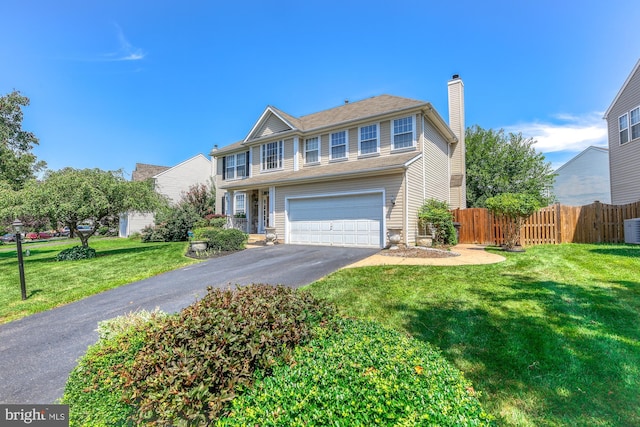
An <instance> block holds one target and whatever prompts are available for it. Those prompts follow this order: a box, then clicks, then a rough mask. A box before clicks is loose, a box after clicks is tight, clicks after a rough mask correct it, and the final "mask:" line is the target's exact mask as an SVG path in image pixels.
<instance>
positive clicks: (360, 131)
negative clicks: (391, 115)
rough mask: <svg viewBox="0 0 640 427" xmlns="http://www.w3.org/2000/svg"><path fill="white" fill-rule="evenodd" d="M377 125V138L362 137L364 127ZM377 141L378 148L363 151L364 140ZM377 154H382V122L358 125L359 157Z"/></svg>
mask: <svg viewBox="0 0 640 427" xmlns="http://www.w3.org/2000/svg"><path fill="white" fill-rule="evenodd" d="M372 126H375V129H376V137H375V138H370V139H365V140H363V139H362V129H364V128H368V127H372ZM374 140H375V142H376V149H375V151H372V152H370V153H363V152H362V143H363V142H369V141H374ZM376 154H380V123H372V124H369V125H364V126H360V127H358V156H359V157H363V156H375V155H376Z"/></svg>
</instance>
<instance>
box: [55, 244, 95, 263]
mask: <svg viewBox="0 0 640 427" xmlns="http://www.w3.org/2000/svg"><path fill="white" fill-rule="evenodd" d="M95 257H96V250H95V249H93V248H90V247H88V246H74V247H72V248H68V249H64V250H62V251H60V253H59V254H58V255H57V256H56V261H77V260H80V259H89V258H95Z"/></svg>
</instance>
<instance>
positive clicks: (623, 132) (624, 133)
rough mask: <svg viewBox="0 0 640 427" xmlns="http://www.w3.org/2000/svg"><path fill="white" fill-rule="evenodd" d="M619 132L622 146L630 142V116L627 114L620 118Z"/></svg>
mask: <svg viewBox="0 0 640 427" xmlns="http://www.w3.org/2000/svg"><path fill="white" fill-rule="evenodd" d="M618 130H619V132H620V144H626V143H627V142H629V116H628V115H627V113H624V114H623V115H621V116H620V117H619V118H618Z"/></svg>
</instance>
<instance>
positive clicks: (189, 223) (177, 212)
mask: <svg viewBox="0 0 640 427" xmlns="http://www.w3.org/2000/svg"><path fill="white" fill-rule="evenodd" d="M197 221H198V215H197V213H196V211H195V208H194V207H193V206H191V205H190V204H188V203H183V204H180V205H178V206H176V207H171V208H166V209H164V210H163V211H161V212H158V213H157V215H156V220H155V226H153V227H145V228H144V229H143V230H142V236H141V239H142V241H143V242H145V243H146V242H182V241H185V240H187V237H188V232H189V230H191V229H192V228H193V226H194V224H195V223H196V222H197Z"/></svg>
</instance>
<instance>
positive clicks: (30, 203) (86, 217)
mask: <svg viewBox="0 0 640 427" xmlns="http://www.w3.org/2000/svg"><path fill="white" fill-rule="evenodd" d="M21 193H22V195H21V198H22V200H23V205H22V207H21V211H22V212H23V213H25V214H31V215H33V216H36V217H46V218H49V219H50V220H51V223H52V224H61V225H65V226H67V227H69V229H70V230H73V231H75V234H77V235H78V237H79V238H80V241H81V242H82V246H88V240H89V238H90V237H91V236H92V235H93V234H94V233H95V232H96V230H97V228H98V227H99V225H100V224H101V223H102V222H104V221H106V220H108V219H109V218H112V217H114V216H116V217H117V216H118V215H120V214H122V213H125V212H127V211H132V210H134V211H140V212H153V211H155V210H156V209H157V208H158V207H159V206H161V204H162V199H161V198H160V196H159V195H158V194H157V193H156V192H155V191H153V189H152V186H151V184H150V183H149V182H146V181H127V180H125V178H124V177H123V175H122V171H103V170H100V169H72V168H65V169H62V170H59V171H49V172H47V173H46V174H45V177H44V179H43V180H42V181H41V182H36V181H30V182H28V183H27V185H26V186H25V188H24V190H23V191H22V192H21ZM82 224H90V225H92V227H91V229H90V230H88V231H85V232H84V233H80V232H79V229H78V226H79V225H82Z"/></svg>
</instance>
